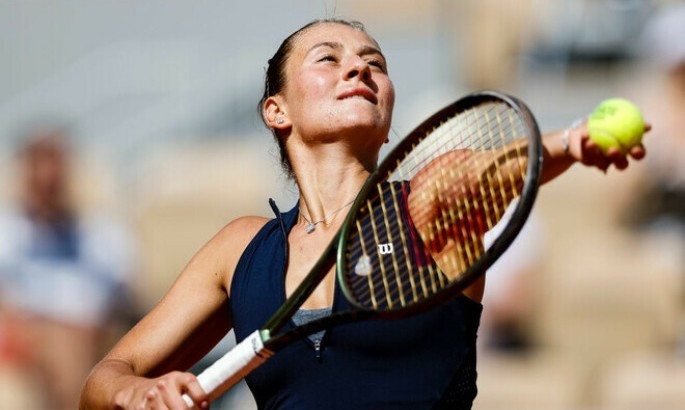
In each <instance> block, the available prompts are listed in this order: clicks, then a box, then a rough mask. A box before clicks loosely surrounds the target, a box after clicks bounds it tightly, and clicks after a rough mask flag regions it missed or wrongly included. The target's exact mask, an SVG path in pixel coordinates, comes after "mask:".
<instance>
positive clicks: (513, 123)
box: [336, 91, 542, 318]
mask: <svg viewBox="0 0 685 410" xmlns="http://www.w3.org/2000/svg"><path fill="white" fill-rule="evenodd" d="M512 147H517V148H515V149H513V151H511V152H510V150H511V149H512ZM502 152H505V153H504V154H502ZM498 153H500V154H498ZM476 154H478V155H476ZM498 155H499V156H498ZM502 155H503V156H502ZM480 157H483V158H485V159H484V160H483V161H485V160H486V159H487V158H490V159H492V158H494V162H493V163H492V164H490V163H483V164H479V163H478V161H476V159H475V158H480ZM488 161H489V159H488ZM500 162H502V163H503V164H505V165H506V164H509V165H508V166H504V165H502V166H501V167H500ZM488 164H490V167H489V168H488V167H486V166H485V165H488ZM512 164H513V165H512ZM479 167H480V168H483V167H484V168H485V170H484V171H483V170H481V169H480V168H479ZM493 167H494V168H493ZM507 167H508V168H512V169H510V170H507ZM500 168H501V169H500ZM426 170H429V171H426ZM541 171H542V143H541V139H540V131H539V128H538V125H537V123H536V121H535V118H534V117H533V115H532V114H531V112H530V110H529V109H528V108H527V107H526V106H525V104H524V103H523V102H521V101H519V100H518V99H516V98H514V97H512V96H509V95H506V94H502V93H499V92H497V91H480V92H476V93H473V94H469V95H468V96H466V97H464V98H462V99H459V100H457V101H456V102H454V103H452V104H450V105H449V106H447V107H445V108H443V109H442V110H440V111H438V112H437V113H435V114H434V115H432V116H431V117H430V118H428V119H427V120H425V121H424V122H423V123H422V124H420V125H419V126H418V127H416V128H415V129H414V130H413V131H412V132H411V133H410V134H409V135H408V136H407V137H405V138H404V139H403V140H402V141H401V143H399V144H398V145H397V146H396V147H395V148H394V149H393V150H392V151H391V152H390V153H389V154H388V156H387V157H386V158H385V159H384V160H383V162H382V163H381V164H380V165H379V166H378V168H377V169H376V170H375V171H374V172H373V173H372V174H371V175H370V176H369V178H368V179H367V182H366V183H365V185H364V187H363V188H362V190H361V192H360V194H359V195H358V197H357V200H356V201H355V203H354V204H353V206H352V208H351V209H350V212H349V213H348V216H347V218H346V220H345V223H344V224H343V227H342V229H341V232H340V235H339V239H338V246H337V254H336V262H337V267H336V270H337V278H338V281H339V284H340V286H341V289H342V291H343V294H344V295H345V297H346V298H347V299H348V301H349V302H350V303H351V304H352V305H353V306H354V307H356V308H357V309H359V310H361V311H372V312H374V314H373V315H374V316H376V315H377V316H379V317H386V318H392V317H403V316H406V315H409V314H411V313H413V312H417V311H423V310H425V309H428V308H430V307H432V306H435V305H437V304H440V303H442V302H444V301H447V300H449V299H451V298H454V297H455V296H457V295H458V294H460V293H461V292H462V291H463V290H464V289H465V288H466V287H468V286H469V285H470V284H472V283H473V282H474V281H475V280H476V279H477V278H478V277H480V276H481V275H482V274H483V273H484V272H485V271H486V270H487V268H488V267H489V266H491V265H492V263H494V261H495V260H496V259H497V258H498V257H499V256H500V255H501V254H502V253H504V251H505V250H506V249H507V248H508V247H509V245H510V244H511V243H512V241H513V240H514V238H515V237H516V235H517V234H518V233H519V232H520V230H521V228H522V227H523V224H524V223H525V220H526V218H527V217H528V215H529V214H530V211H531V209H532V207H533V203H534V200H535V197H536V195H537V190H538V186H539V181H540V175H541ZM482 172H484V173H485V174H484V175H486V176H487V177H486V178H485V181H484V182H479V183H478V184H475V185H474V183H473V181H474V180H475V179H477V178H470V177H469V176H470V175H471V174H474V173H475V175H481V173H482ZM514 174H515V175H514ZM427 175H428V176H427ZM436 175H437V177H436ZM514 177H516V181H514V182H515V183H514V182H507V178H509V180H512V178H514ZM431 179H434V180H440V181H442V182H438V183H435V184H434V185H426V186H431V188H430V192H431V195H433V197H432V198H434V199H433V200H430V199H428V200H427V201H428V202H426V203H432V204H434V203H435V202H439V203H440V205H438V206H437V209H434V208H433V207H431V209H430V210H429V211H428V212H427V213H428V215H423V216H422V215H421V213H422V211H420V209H421V208H420V207H417V206H413V205H412V201H413V199H414V198H421V197H422V195H423V196H426V195H424V193H422V192H419V191H417V189H416V188H415V186H417V187H418V189H423V187H422V185H421V183H417V182H416V181H421V180H427V181H430V180H431ZM409 181H411V182H409ZM445 181H449V182H453V183H451V184H449V185H447V184H445ZM454 181H457V182H456V183H454ZM441 184H442V185H441ZM460 184H461V185H463V186H459V185H460ZM498 184H499V187H500V188H501V187H502V186H505V185H506V186H507V189H506V192H503V193H499V192H497V189H493V186H497V185H498ZM509 185H511V186H509ZM412 189H414V191H413V192H412ZM450 189H451V191H450ZM455 189H456V190H455ZM460 191H461V192H462V193H463V195H457V196H463V198H459V199H454V200H453V199H449V198H447V197H449V195H452V196H455V195H454V193H455V192H457V193H459V192H460ZM488 191H490V192H488ZM412 195H413V196H412ZM441 195H442V196H443V197H444V198H441ZM510 196H511V197H517V201H515V203H514V204H512V205H511V206H513V207H514V209H513V211H511V210H510V212H511V214H510V217H509V218H508V219H506V220H505V221H502V223H503V224H505V225H504V226H503V227H501V226H498V229H497V230H496V231H497V232H498V233H497V234H496V235H495V238H494V240H493V241H492V243H491V245H490V246H489V247H487V248H485V247H484V246H481V245H482V242H481V240H480V239H478V238H480V237H481V235H482V234H484V233H485V232H484V230H490V231H492V228H493V227H494V225H496V224H497V223H499V222H500V221H499V220H497V221H493V220H492V219H493V217H491V216H489V215H490V214H494V215H495V217H494V219H498V218H499V219H501V217H502V215H503V214H504V210H505V209H506V208H507V206H508V204H507V203H504V202H509V197H510ZM435 198H438V199H435ZM413 202H415V203H418V204H420V203H421V201H420V200H415V201H413ZM495 208H497V209H495ZM417 209H418V210H419V211H417ZM409 215H413V216H414V217H415V218H412V217H410V216H409ZM408 216H409V217H408ZM431 218H434V219H435V221H436V222H434V223H433V225H431V223H429V224H428V226H426V224H424V227H423V228H424V229H420V228H417V226H416V225H417V224H415V223H414V219H416V220H426V219H431ZM493 232H494V231H493ZM450 238H452V239H451V241H450ZM455 238H456V239H455ZM479 244H480V245H479ZM438 250H439V251H438ZM436 257H437V258H438V259H439V260H440V262H439V263H438V262H437V261H436ZM446 267H447V268H446Z"/></svg>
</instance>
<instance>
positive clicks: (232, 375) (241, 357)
mask: <svg viewBox="0 0 685 410" xmlns="http://www.w3.org/2000/svg"><path fill="white" fill-rule="evenodd" d="M272 355H273V352H271V351H270V350H269V349H265V348H264V343H263V341H262V337H261V335H260V332H259V330H255V331H254V332H253V333H252V334H250V335H249V336H248V337H246V338H245V340H243V341H242V342H240V343H238V344H237V345H236V346H235V347H234V348H233V349H231V350H229V351H228V352H227V353H226V354H225V355H223V356H222V357H221V358H220V359H219V360H217V361H216V362H214V363H213V364H212V365H211V366H209V367H208V368H206V369H205V370H204V371H203V372H202V373H200V374H199V375H198V376H197V381H198V382H199V383H200V386H201V387H202V389H203V390H204V391H205V392H206V393H207V394H208V395H209V400H210V401H212V400H214V399H216V398H217V397H219V396H221V395H222V394H223V393H224V392H225V391H226V390H228V389H230V388H231V387H233V385H234V384H236V383H238V382H239V381H240V380H241V379H242V378H243V377H245V376H247V375H248V374H249V373H250V372H251V371H252V370H253V369H255V368H257V367H259V366H260V365H261V364H262V363H264V362H265V361H266V359H268V358H269V357H271V356H272ZM183 400H184V401H185V402H186V404H187V405H188V408H191V407H193V400H192V399H191V398H190V396H188V395H187V394H184V395H183Z"/></svg>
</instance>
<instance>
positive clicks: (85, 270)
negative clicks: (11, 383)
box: [0, 129, 132, 409]
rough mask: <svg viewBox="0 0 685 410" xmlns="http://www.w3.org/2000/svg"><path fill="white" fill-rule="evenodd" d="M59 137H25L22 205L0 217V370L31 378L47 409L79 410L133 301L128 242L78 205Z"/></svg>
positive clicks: (59, 133)
mask: <svg viewBox="0 0 685 410" xmlns="http://www.w3.org/2000/svg"><path fill="white" fill-rule="evenodd" d="M64 133H65V132H64V130H62V129H51V130H47V131H46V130H43V131H41V132H39V133H37V134H34V135H31V138H30V139H29V141H28V143H27V144H26V145H25V146H24V147H23V148H22V149H21V150H20V152H19V160H20V165H21V170H20V171H21V178H22V179H21V180H20V185H21V196H20V199H19V201H17V204H16V206H15V207H14V208H13V209H5V210H0V301H1V302H0V319H2V320H0V368H2V367H3V366H5V367H12V368H13V369H18V371H19V373H21V376H22V377H24V376H28V377H30V378H31V380H32V384H33V385H34V386H35V390H36V391H35V392H34V394H35V395H36V396H37V397H40V396H41V395H42V397H41V399H42V401H44V404H43V407H44V408H50V409H73V408H76V407H77V403H78V396H79V391H80V388H81V385H82V383H83V380H84V379H85V377H86V376H87V373H88V371H89V370H90V368H91V367H92V366H93V365H94V363H95V361H96V360H97V359H98V358H99V357H100V356H101V355H102V353H103V352H102V350H103V349H104V348H106V346H105V345H106V344H107V341H108V338H107V336H108V332H107V331H108V330H109V329H111V327H110V325H111V324H112V323H113V322H112V319H113V316H112V315H113V314H114V313H120V312H122V309H127V308H128V307H130V301H131V299H130V295H129V292H128V289H127V285H126V284H127V282H128V279H129V275H130V273H131V270H132V246H131V245H132V244H131V241H130V238H129V236H128V234H127V232H126V231H125V230H124V229H123V228H122V227H121V226H120V225H119V224H117V223H115V222H114V221H113V220H111V219H110V218H107V217H102V216H96V215H90V214H85V213H84V212H79V211H78V210H77V208H76V207H75V206H74V203H73V201H72V198H71V195H70V192H71V191H70V190H69V188H70V187H69V180H70V174H69V171H70V153H69V150H68V148H67V142H66V139H65V135H64ZM0 408H5V406H4V405H3V403H0Z"/></svg>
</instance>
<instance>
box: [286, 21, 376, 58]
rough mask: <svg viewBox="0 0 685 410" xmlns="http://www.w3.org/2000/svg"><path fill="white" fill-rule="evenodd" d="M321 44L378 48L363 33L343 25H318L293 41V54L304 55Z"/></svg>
mask: <svg viewBox="0 0 685 410" xmlns="http://www.w3.org/2000/svg"><path fill="white" fill-rule="evenodd" d="M322 42H338V43H341V44H343V46H349V47H355V46H373V47H374V48H378V49H380V46H379V45H378V43H377V42H376V40H374V39H373V38H371V36H369V35H368V34H366V33H365V32H363V31H361V30H359V29H357V28H354V27H351V26H348V25H347V24H343V23H333V22H331V23H319V24H316V25H314V26H311V27H309V28H307V29H306V30H304V31H303V32H301V33H300V34H299V35H298V36H297V37H295V38H294V41H293V48H292V53H293V54H301V55H303V54H306V53H307V52H308V51H309V50H310V48H311V47H312V46H314V45H316V44H319V43H322Z"/></svg>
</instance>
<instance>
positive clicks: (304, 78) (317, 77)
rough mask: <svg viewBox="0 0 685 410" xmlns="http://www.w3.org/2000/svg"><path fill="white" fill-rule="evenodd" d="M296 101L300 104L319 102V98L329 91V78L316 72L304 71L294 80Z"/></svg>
mask: <svg viewBox="0 0 685 410" xmlns="http://www.w3.org/2000/svg"><path fill="white" fill-rule="evenodd" d="M294 86H295V87H294V88H295V91H296V92H295V94H296V95H294V97H295V98H296V101H298V102H300V104H314V105H318V104H320V101H319V99H320V98H322V97H324V96H326V95H328V94H329V93H330V89H331V88H330V80H329V78H327V77H326V76H324V75H321V74H318V73H316V72H304V73H302V74H300V75H299V76H298V77H297V78H296V79H295V81H294Z"/></svg>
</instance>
